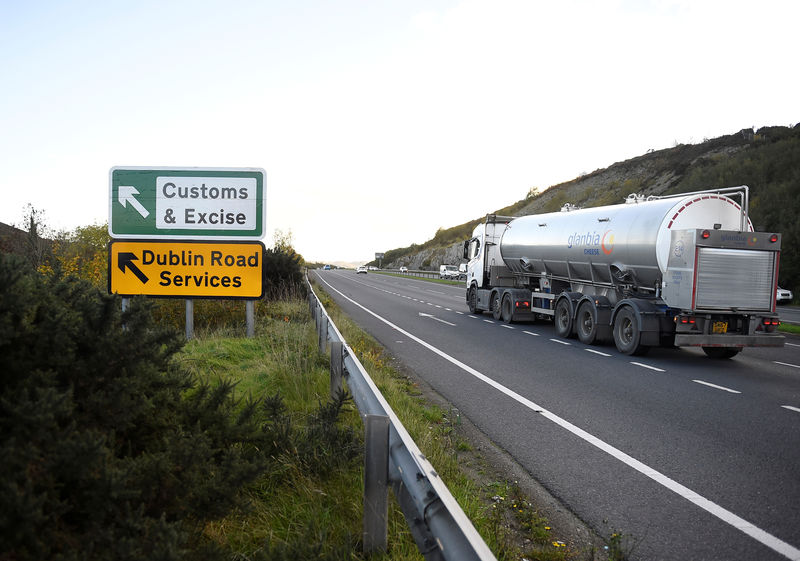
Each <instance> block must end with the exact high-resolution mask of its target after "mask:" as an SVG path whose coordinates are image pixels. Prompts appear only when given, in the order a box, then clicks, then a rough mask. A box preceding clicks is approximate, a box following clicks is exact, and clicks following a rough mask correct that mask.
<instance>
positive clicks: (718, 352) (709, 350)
mask: <svg viewBox="0 0 800 561" xmlns="http://www.w3.org/2000/svg"><path fill="white" fill-rule="evenodd" d="M741 350H742V349H737V348H731V347H703V352H704V353H706V356H707V357H708V358H716V359H727V358H733V357H735V356H736V355H738V354H739V352H740V351H741Z"/></svg>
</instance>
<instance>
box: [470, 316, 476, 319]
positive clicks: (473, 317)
mask: <svg viewBox="0 0 800 561" xmlns="http://www.w3.org/2000/svg"><path fill="white" fill-rule="evenodd" d="M469 317H471V318H472V319H478V316H469Z"/></svg>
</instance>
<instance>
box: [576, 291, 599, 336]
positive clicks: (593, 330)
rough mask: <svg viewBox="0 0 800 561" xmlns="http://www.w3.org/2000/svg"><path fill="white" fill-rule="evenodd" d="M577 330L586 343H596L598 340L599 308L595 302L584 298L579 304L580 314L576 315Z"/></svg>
mask: <svg viewBox="0 0 800 561" xmlns="http://www.w3.org/2000/svg"><path fill="white" fill-rule="evenodd" d="M575 331H576V332H577V334H578V339H579V340H580V342H581V343H583V344H584V345H594V343H595V341H596V340H597V309H595V306H594V302H592V301H591V300H584V301H583V302H581V305H580V306H578V314H577V316H576V317H575Z"/></svg>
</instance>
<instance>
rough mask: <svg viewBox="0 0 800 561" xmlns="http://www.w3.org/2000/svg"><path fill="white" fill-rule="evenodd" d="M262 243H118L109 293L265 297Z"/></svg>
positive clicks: (112, 251)
mask: <svg viewBox="0 0 800 561" xmlns="http://www.w3.org/2000/svg"><path fill="white" fill-rule="evenodd" d="M263 261H264V244H262V243H261V242H217V241H209V242H201V241H161V240H135V241H112V242H111V243H110V244H109V249H108V291H109V292H110V293H112V294H113V293H117V294H119V295H121V296H134V295H137V294H142V295H146V296H167V297H173V298H220V299H227V298H261V296H263V293H264V289H263V281H262V279H263Z"/></svg>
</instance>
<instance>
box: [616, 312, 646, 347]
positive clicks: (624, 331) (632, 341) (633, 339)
mask: <svg viewBox="0 0 800 561" xmlns="http://www.w3.org/2000/svg"><path fill="white" fill-rule="evenodd" d="M641 339H642V333H641V331H639V322H638V321H637V318H636V312H635V311H634V310H633V308H631V307H630V306H625V307H623V308H622V309H621V310H620V311H619V313H618V314H617V317H616V318H615V319H614V344H615V345H616V346H617V350H618V351H619V352H621V353H622V354H624V355H643V354H645V353H647V351H648V350H650V348H649V347H645V346H644V345H642V344H641V343H640V341H641Z"/></svg>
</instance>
